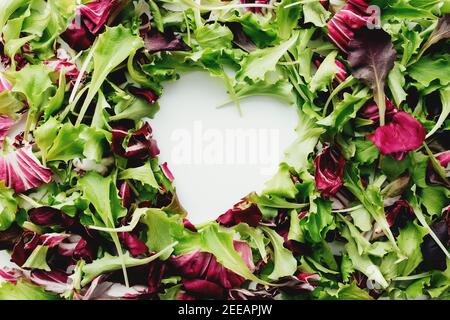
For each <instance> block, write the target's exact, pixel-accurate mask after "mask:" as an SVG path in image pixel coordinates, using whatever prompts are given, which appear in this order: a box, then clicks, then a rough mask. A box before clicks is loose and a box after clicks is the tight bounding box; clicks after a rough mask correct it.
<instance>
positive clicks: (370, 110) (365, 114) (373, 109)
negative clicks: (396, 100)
mask: <svg viewBox="0 0 450 320" xmlns="http://www.w3.org/2000/svg"><path fill="white" fill-rule="evenodd" d="M385 105H386V112H385V119H386V121H391V120H392V117H393V116H394V114H395V113H396V112H397V111H398V110H397V108H396V107H395V105H394V104H393V103H392V102H391V100H389V99H388V98H386V100H385ZM359 116H360V117H362V118H364V119H369V120H372V121H373V122H374V124H376V125H379V123H380V113H379V112H378V106H377V104H376V103H375V101H373V100H369V101H368V102H367V103H366V104H365V105H364V106H363V107H362V108H361V110H360V111H359Z"/></svg>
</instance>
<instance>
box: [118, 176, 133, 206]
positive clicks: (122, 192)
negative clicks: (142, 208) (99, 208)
mask: <svg viewBox="0 0 450 320" xmlns="http://www.w3.org/2000/svg"><path fill="white" fill-rule="evenodd" d="M119 197H120V199H122V200H121V205H122V207H124V208H127V209H130V207H131V203H132V192H131V187H130V185H129V184H128V182H126V181H119Z"/></svg>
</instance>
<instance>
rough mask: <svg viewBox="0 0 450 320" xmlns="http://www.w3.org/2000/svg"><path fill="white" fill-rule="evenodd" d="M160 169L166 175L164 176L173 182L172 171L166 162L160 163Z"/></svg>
mask: <svg viewBox="0 0 450 320" xmlns="http://www.w3.org/2000/svg"><path fill="white" fill-rule="evenodd" d="M161 170H162V172H163V173H164V175H165V176H166V178H167V179H169V181H170V182H173V181H174V180H175V177H174V175H173V173H172V171H170V169H169V166H168V164H167V162H164V163H163V164H162V165H161Z"/></svg>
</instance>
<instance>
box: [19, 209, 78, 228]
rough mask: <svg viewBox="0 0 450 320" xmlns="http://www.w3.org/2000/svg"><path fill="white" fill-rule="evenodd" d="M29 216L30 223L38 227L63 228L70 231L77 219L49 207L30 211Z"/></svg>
mask: <svg viewBox="0 0 450 320" xmlns="http://www.w3.org/2000/svg"><path fill="white" fill-rule="evenodd" d="M28 216H29V218H30V221H31V222H33V223H34V224H36V225H38V226H49V227H50V226H61V227H63V228H64V229H68V228H70V227H71V226H72V225H73V224H74V223H75V219H73V218H71V217H69V216H68V215H66V214H65V213H64V212H62V211H61V210H58V209H55V208H52V207H47V206H44V207H39V208H32V209H30V210H29V211H28Z"/></svg>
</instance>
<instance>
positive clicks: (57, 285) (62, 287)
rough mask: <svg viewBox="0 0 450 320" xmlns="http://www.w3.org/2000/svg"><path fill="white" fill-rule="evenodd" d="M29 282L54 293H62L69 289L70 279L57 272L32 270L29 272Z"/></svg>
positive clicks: (64, 274)
mask: <svg viewBox="0 0 450 320" xmlns="http://www.w3.org/2000/svg"><path fill="white" fill-rule="evenodd" d="M30 280H31V282H33V283H34V284H36V285H38V286H40V287H42V288H44V289H45V290H47V291H50V292H54V293H64V292H66V291H67V290H69V289H70V283H71V279H70V278H69V276H68V275H67V274H66V273H64V272H62V271H58V270H54V271H43V270H38V269H35V270H32V271H31V272H30Z"/></svg>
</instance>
